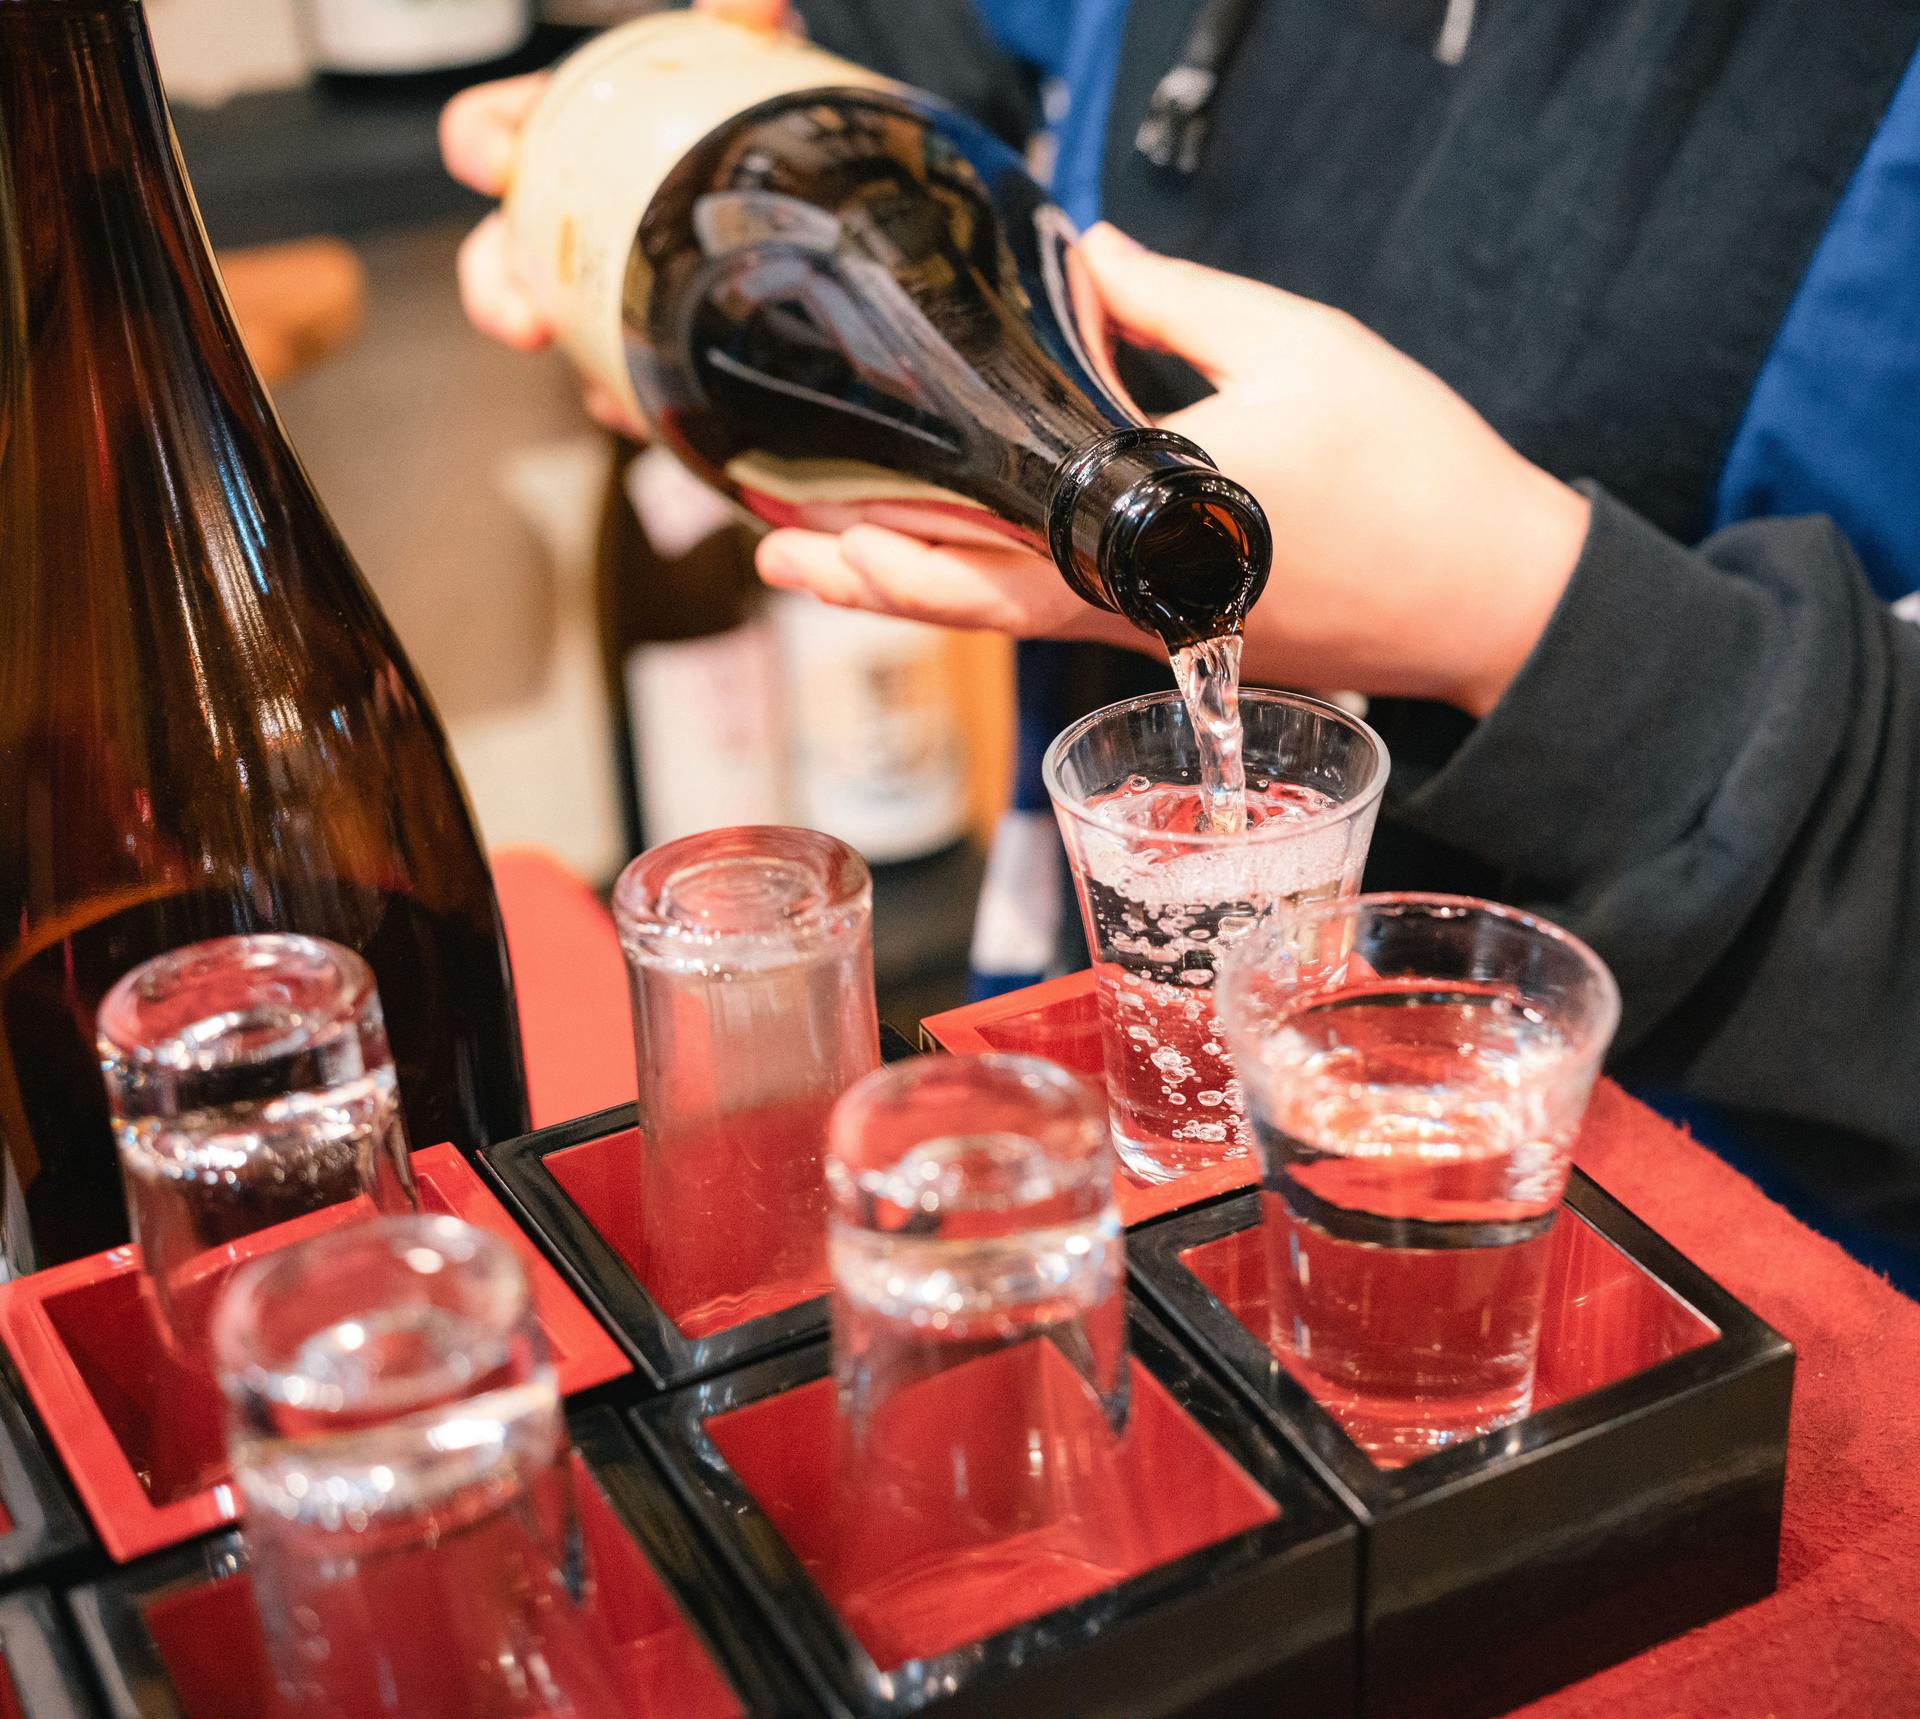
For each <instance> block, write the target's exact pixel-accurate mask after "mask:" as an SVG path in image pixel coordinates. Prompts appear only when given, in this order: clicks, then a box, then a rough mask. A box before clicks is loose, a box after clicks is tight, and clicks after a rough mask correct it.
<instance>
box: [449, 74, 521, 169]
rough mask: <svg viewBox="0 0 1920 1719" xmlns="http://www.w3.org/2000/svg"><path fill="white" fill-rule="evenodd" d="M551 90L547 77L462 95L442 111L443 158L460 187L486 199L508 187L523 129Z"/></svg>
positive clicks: (498, 82) (504, 82)
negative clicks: (534, 105) (532, 112)
mask: <svg viewBox="0 0 1920 1719" xmlns="http://www.w3.org/2000/svg"><path fill="white" fill-rule="evenodd" d="M546 87H547V74H546V73H545V72H528V73H527V74H526V75H525V76H524V77H518V78H500V79H497V80H496V81H494V82H493V83H490V84H475V85H474V86H473V88H472V89H468V90H462V91H461V92H460V93H459V94H458V95H457V96H455V97H454V98H453V99H452V100H451V101H450V102H448V103H447V105H446V106H445V107H444V108H442V109H441V110H440V157H441V159H442V160H443V161H444V162H445V163H446V165H447V171H448V172H449V173H451V174H452V175H453V176H454V178H456V179H458V180H459V181H460V183H461V184H462V185H466V186H469V187H471V188H472V189H473V190H475V191H479V192H481V193H483V194H484V195H485V196H488V197H498V196H499V195H500V194H501V193H502V192H503V191H505V190H506V188H507V176H508V174H509V173H510V172H511V171H512V169H513V155H514V149H515V146H516V145H517V143H518V141H519V137H520V128H521V126H522V125H524V124H525V123H526V119H527V115H528V114H529V113H530V112H531V111H532V110H533V104H534V103H535V102H537V101H538V100H539V99H540V95H541V92H542V91H543V90H544V89H545V88H546Z"/></svg>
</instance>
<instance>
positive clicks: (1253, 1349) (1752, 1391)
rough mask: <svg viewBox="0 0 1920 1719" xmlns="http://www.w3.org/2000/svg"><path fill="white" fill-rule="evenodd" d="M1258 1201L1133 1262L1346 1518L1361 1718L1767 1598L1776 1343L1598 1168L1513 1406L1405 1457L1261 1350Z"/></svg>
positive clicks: (1560, 1664)
mask: <svg viewBox="0 0 1920 1719" xmlns="http://www.w3.org/2000/svg"><path fill="white" fill-rule="evenodd" d="M1260 1206H1261V1196H1259V1195H1256V1194H1246V1195H1242V1196H1240V1197H1238V1198H1236V1199H1233V1200H1230V1201H1226V1202H1224V1203H1221V1204H1216V1205H1214V1206H1211V1207H1208V1208H1206V1209H1204V1210H1201V1211H1197V1212H1191V1213H1187V1214H1184V1215H1182V1216H1179V1217H1175V1218H1172V1219H1169V1220H1168V1221H1167V1222H1166V1223H1165V1224H1162V1225H1157V1226H1155V1227H1153V1228H1151V1229H1150V1230H1148V1231H1146V1232H1144V1233H1142V1234H1140V1235H1136V1236H1130V1237H1129V1238H1128V1252H1129V1264H1130V1267H1131V1270H1132V1272H1133V1274H1134V1279H1135V1282H1136V1284H1137V1285H1138V1286H1140V1288H1141V1289H1142V1290H1143V1292H1144V1293H1145V1294H1146V1295H1147V1296H1149V1297H1150V1298H1151V1299H1152V1300H1153V1301H1154V1302H1155V1303H1156V1304H1157V1305H1158V1306H1159V1308H1160V1309H1161V1310H1162V1311H1163V1312H1164V1314H1165V1315H1166V1316H1167V1318H1168V1319H1169V1321H1170V1322H1171V1323H1172V1324H1173V1325H1174V1327H1175V1328H1176V1329H1177V1330H1178V1331H1179V1332H1180V1333H1181V1334H1182V1335H1183V1336H1184V1337H1186V1338H1187V1340H1188V1341H1189V1342H1191V1343H1192V1344H1193V1345H1194V1346H1195V1347H1196V1348H1198V1349H1199V1350H1200V1351H1201V1352H1202V1353H1204V1354H1205V1355H1206V1356H1208V1357H1209V1359H1210V1360H1211V1361H1212V1363H1213V1364H1214V1365H1216V1366H1217V1367H1218V1368H1219V1369H1220V1370H1221V1371H1222V1373H1223V1374H1224V1375H1225V1376H1226V1377H1227V1378H1228V1379H1230V1380H1231V1381H1232V1382H1233V1383H1234V1385H1235V1387H1236V1388H1237V1390H1238V1391H1239V1392H1240V1394H1241V1396H1242V1398H1243V1400H1244V1401H1245V1402H1246V1403H1247V1404H1249V1405H1250V1406H1251V1407H1252V1408H1253V1410H1254V1411H1255V1412H1256V1413H1257V1414H1258V1415H1259V1416H1260V1417H1261V1419H1262V1420H1263V1421H1264V1423H1265V1424H1266V1425H1267V1426H1268V1427H1269V1428H1270V1429H1271V1430H1272V1431H1273V1432H1274V1433H1276V1434H1277V1435H1279V1436H1281V1437H1283V1438H1285V1439H1286V1440H1287V1441H1288V1442H1289V1443H1290V1444H1291V1445H1292V1446H1293V1448H1294V1449H1295V1450H1296V1451H1297V1452H1298V1453H1299V1454H1300V1455H1301V1456H1302V1458H1303V1459H1304V1460H1305V1461H1306V1462H1307V1463H1309V1464H1310V1465H1311V1467H1312V1468H1313V1470H1314V1472H1315V1473H1316V1474H1317V1475H1318V1476H1319V1478H1320V1479H1321V1480H1322V1481H1323V1482H1324V1483H1325V1485H1326V1486H1327V1487H1328V1488H1329V1489H1330V1490H1331V1491H1332V1492H1333V1493H1334V1494H1335V1496H1336V1497H1338V1498H1339V1499H1340V1500H1341V1501H1342V1503H1343V1504H1344V1505H1345V1507H1346V1508H1347V1510H1348V1511H1349V1512H1351V1514H1352V1516H1353V1519H1354V1520H1355V1521H1356V1522H1358V1524H1359V1525H1360V1527H1361V1530H1362V1535H1363V1543H1362V1558H1361V1569H1362V1580H1361V1595H1360V1613H1359V1621H1358V1637H1359V1644H1360V1681H1361V1708H1360V1710H1361V1712H1362V1713H1363V1714H1366V1715H1369V1716H1379V1719H1388V1716H1394V1719H1398V1716H1400V1715H1404V1714H1410V1713H1419V1714H1421V1715H1423V1716H1426V1715H1461V1716H1470V1715H1487V1714H1495V1713H1502V1712H1505V1711H1507V1710H1508V1709H1509V1708H1512V1707H1514V1706H1517V1705H1519V1704H1520V1703H1522V1702H1524V1701H1527V1700H1529V1699H1531V1698H1533V1697H1536V1696H1539V1695H1542V1694H1544V1693H1546V1692H1548V1691H1549V1690H1552V1689H1555V1688H1558V1687H1560V1686H1561V1685H1563V1684H1566V1683H1569V1682H1572V1681H1574V1680H1575V1679H1577V1678H1580V1677H1583V1676H1586V1675H1587V1674H1589V1673H1591V1672H1593V1671H1596V1670H1598V1669H1600V1668H1601V1667H1603V1666H1606V1665H1610V1664H1613V1663H1615V1662H1616V1661H1619V1660H1622V1659H1626V1658H1628V1657H1630V1656H1631V1655H1633V1654H1636V1653H1638V1652H1640V1651H1642V1650H1643V1649H1645V1648H1647V1647H1650V1646H1652V1645H1653V1644H1654V1643H1656V1642H1659V1641H1662V1640H1665V1639H1667V1638H1669V1637H1671V1636H1675V1635H1678V1634H1680V1633H1681V1632H1682V1631H1685V1630H1688V1629H1691V1628H1693V1627H1694V1626H1696V1625H1698V1624H1702V1623H1705V1622H1707V1621H1708V1620H1709V1619H1712V1618H1714V1617H1718V1616H1719V1615H1721V1614H1722V1613H1724V1612H1728V1611H1731V1610H1733V1609H1735V1608H1736V1607H1739V1606H1742V1605H1745V1604H1748V1603H1749V1602H1751V1601H1754V1600H1757V1599H1760V1598H1762V1597H1763V1596H1764V1595H1766V1594H1767V1593H1769V1592H1771V1591H1772V1589H1773V1587H1774V1585H1775V1580H1776V1566H1777V1562H1778V1555H1779V1543H1780V1511H1781V1496H1782V1488H1783V1485H1784V1480H1785V1473H1786V1450H1787V1416H1788V1408H1789V1402H1790V1398H1791V1395H1792V1389H1793V1366H1794V1356H1793V1349H1792V1347H1791V1345H1789V1344H1788V1343H1787V1341H1786V1340H1785V1339H1784V1338H1783V1337H1781V1336H1780V1335H1779V1334H1778V1333H1777V1332H1775V1331H1773V1330H1772V1329H1771V1328H1770V1327H1769V1326H1767V1325H1766V1324H1764V1323H1763V1322H1762V1321H1761V1320H1760V1319H1759V1318H1758V1317H1756V1316H1755V1315H1754V1314H1752V1313H1751V1312H1749V1311H1748V1310H1747V1309H1746V1308H1745V1307H1744V1306H1742V1305H1741V1304H1740V1303H1739V1302H1738V1301H1736V1300H1735V1299H1734V1298H1733V1297H1732V1296H1731V1295H1729V1294H1728V1293H1727V1292H1726V1291H1725V1290H1723V1289H1721V1288H1720V1287H1719V1286H1718V1285H1717V1284H1715V1283H1714V1282H1713V1281H1712V1280H1711V1279H1710V1278H1708V1277H1707V1276H1706V1275H1705V1274H1704V1273H1703V1272H1701V1271H1700V1270H1698V1269H1697V1268H1696V1267H1695V1266H1693V1265H1692V1264H1690V1263H1689V1262H1688V1261H1687V1260H1686V1259H1685V1258H1683V1257H1682V1256H1681V1255H1680V1254H1679V1253H1678V1252H1677V1251H1676V1250H1675V1249H1674V1248H1672V1247H1671V1246H1669V1245H1668V1244H1667V1243H1666V1242H1664V1241H1662V1240H1661V1239H1660V1238H1659V1237H1658V1236H1657V1235H1655V1234H1654V1232H1653V1231H1652V1230H1650V1229H1649V1228H1648V1227H1647V1226H1646V1225H1645V1224H1643V1223H1642V1222H1640V1221H1639V1220H1638V1219H1637V1218H1635V1217H1634V1216H1633V1215H1632V1214H1631V1213H1629V1212H1628V1211H1627V1210H1626V1209H1625V1208H1624V1207H1623V1206H1622V1205H1620V1203H1619V1202H1618V1201H1616V1200H1614V1199H1613V1198H1611V1197H1610V1196H1609V1195H1608V1194H1606V1193H1605V1192H1604V1191H1603V1190H1602V1189H1601V1188H1599V1187H1598V1186H1597V1185H1596V1184H1595V1183H1593V1182H1592V1181H1590V1180H1589V1179H1587V1178H1586V1177H1584V1176H1582V1175H1581V1174H1580V1173H1579V1172H1578V1171H1576V1172H1575V1173H1574V1175H1573V1179H1572V1183H1571V1186H1570V1188H1569V1191H1568V1196H1567V1203H1566V1207H1565V1209H1564V1210H1563V1211H1562V1212H1561V1214H1560V1215H1559V1217H1558V1219H1557V1220H1556V1221H1555V1223H1554V1226H1553V1229H1552V1231H1551V1232H1550V1237H1549V1240H1550V1244H1551V1254H1550V1263H1549V1266H1548V1276H1547V1287H1546V1297H1545V1302H1544V1312H1543V1318H1542V1323H1541V1328H1540V1348H1539V1357H1538V1366H1537V1372H1536V1378H1535V1383H1534V1390H1533V1397H1532V1408H1531V1412H1529V1413H1528V1414H1527V1415H1526V1416H1525V1417H1524V1418H1523V1419H1520V1420H1518V1421H1514V1422H1512V1423H1510V1424H1508V1425H1506V1426H1503V1427H1500V1428H1498V1429H1496V1430H1495V1431H1492V1432H1488V1433H1483V1434H1481V1435H1480V1436H1478V1437H1474V1438H1470V1439H1466V1440H1463V1441H1462V1442H1460V1443H1458V1444H1454V1445H1450V1446H1445V1447H1443V1448H1441V1449H1439V1450H1436V1451H1434V1452H1432V1453H1431V1454H1428V1455H1424V1456H1420V1457H1419V1458H1418V1459H1417V1460H1413V1461H1410V1462H1406V1463H1405V1464H1404V1465H1403V1466H1383V1465H1381V1464H1377V1463H1376V1462H1375V1461H1374V1460H1373V1459H1372V1458H1370V1457H1369V1456H1368V1454H1367V1453H1366V1451H1365V1450H1364V1449H1363V1448H1362V1446H1361V1445H1360V1444H1359V1443H1357V1442H1355V1440H1354V1439H1353V1438H1350V1437H1349V1436H1348V1434H1347V1432H1346V1431H1345V1430H1343V1426H1342V1421H1341V1415H1342V1413H1343V1412H1344V1411H1345V1409H1346V1406H1347V1405H1345V1404H1343V1403H1342V1402H1341V1401H1340V1400H1339V1399H1338V1398H1337V1397H1336V1396H1335V1395H1334V1394H1333V1393H1332V1392H1331V1391H1330V1390H1329V1388H1328V1387H1326V1386H1325V1385H1324V1384H1319V1383H1317V1382H1316V1381H1315V1378H1314V1375H1312V1374H1311V1373H1310V1372H1309V1371H1307V1370H1305V1369H1303V1368H1301V1367H1299V1366H1298V1364H1297V1362H1295V1361H1293V1360H1291V1359H1289V1360H1288V1361H1285V1362H1283V1361H1282V1360H1281V1358H1280V1357H1279V1354H1278V1353H1277V1352H1276V1349H1275V1348H1274V1347H1273V1346H1272V1345H1270V1344H1269V1342H1268V1340H1267V1335H1266V1334H1267V1332H1268V1330H1269V1324H1268V1290H1267V1284H1268V1272H1267V1264H1266V1258H1265V1238H1264V1236H1263V1234H1262V1232H1261V1228H1260V1216H1261V1213H1260Z"/></svg>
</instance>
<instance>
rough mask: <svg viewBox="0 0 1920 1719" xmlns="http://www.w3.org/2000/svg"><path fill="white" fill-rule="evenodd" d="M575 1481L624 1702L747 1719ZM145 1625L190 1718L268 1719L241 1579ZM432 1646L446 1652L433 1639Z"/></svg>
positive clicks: (158, 1607)
mask: <svg viewBox="0 0 1920 1719" xmlns="http://www.w3.org/2000/svg"><path fill="white" fill-rule="evenodd" d="M574 1479H575V1484H576V1486H577V1487H578V1489H579V1500H580V1519H581V1527H582V1529H583V1531H584V1532H585V1535H586V1541H587V1548H588V1553H589V1557H590V1568H591V1569H592V1572H593V1579H594V1584H595V1587H594V1595H593V1601H592V1609H591V1612H590V1614H589V1624H590V1627H591V1628H592V1629H593V1630H594V1631H595V1632H596V1634H597V1635H598V1637H599V1639H600V1642H601V1645H602V1647H603V1649H604V1651H605V1657H606V1660H607V1663H609V1664H610V1665H611V1666H612V1667H613V1670H614V1674H615V1676H616V1677H617V1678H618V1680H619V1686H620V1694H621V1695H622V1696H623V1697H624V1698H625V1699H626V1701H627V1703H628V1704H629V1705H630V1706H631V1708H632V1710H633V1711H634V1712H636V1713H662V1714H666V1713H670V1714H673V1715H674V1716H675V1719H683V1716H684V1719H741V1716H742V1715H743V1714H744V1713H745V1711H746V1710H745V1708H744V1707H742V1706H741V1704H740V1700H739V1698H738V1697H737V1696H736V1695H735V1694H734V1693H733V1691H732V1689H731V1688H729V1687H728V1685H727V1682H726V1679H725V1678H724V1677H722V1675H721V1674H720V1670H719V1668H718V1667H717V1666H716V1665H715V1664H714V1663H713V1660H712V1658H711V1656H710V1655H709V1654H708V1653H707V1650H706V1647H705V1645H704V1644H703V1643H702V1642H701V1640H700V1638H699V1636H697V1635H696V1634H695V1633H694V1631H693V1629H692V1627H691V1626H690V1625H689V1624H688V1623H687V1620H686V1619H685V1618H684V1617H683V1616H681V1614H680V1610H679V1608H678V1607H677V1606H676V1605H675V1604H674V1602H673V1598H672V1596H671V1595H670V1594H669V1593H668V1592H667V1590H666V1587H665V1586H664V1584H663V1583H662V1582H661V1580H660V1578H659V1576H658V1575H657V1574H656V1573H655V1571H654V1569H653V1566H652V1565H650V1564H649V1563H648V1562H647V1561H646V1558H645V1556H644V1555H643V1554H642V1552H641V1551H640V1548H639V1547H638V1546H637V1545H636V1544H635V1543H634V1541H633V1538H632V1536H631V1535H629V1534H628V1533H627V1531H626V1529H625V1528H624V1527H623V1526H622V1525H621V1522H620V1519H619V1517H618V1516H617V1515H615V1514H614V1511H613V1508H612V1506H611V1505H609V1504H608V1503H607V1501H606V1498H605V1496H604V1495H603V1494H602V1493H601V1491H600V1489H599V1487H598V1486H596V1485H595V1484H594V1483H593V1480H592V1478H591V1476H590V1474H589V1472H588V1470H587V1467H586V1465H585V1464H584V1463H582V1462H581V1461H580V1459H579V1458H578V1457H577V1456H576V1457H575V1458H574ZM146 1621H147V1627H148V1629H149V1630H151V1631H152V1633H153V1638H154V1642H155V1644H156V1645H157V1646H158V1648H159V1650H160V1657H161V1659H162V1661H163V1662H164V1663H165V1665H166V1668H167V1673H168V1675H169V1676H170V1677H171V1678H172V1680H173V1686H174V1690H175V1693H176V1694H177V1695H178V1697H179V1701H180V1706H181V1709H182V1711H183V1712H184V1713H185V1714H186V1719H259V1715H260V1714H262V1713H264V1712H267V1711H269V1692H270V1690H271V1687H272V1680H271V1676H270V1674H269V1672H268V1668H267V1656H266V1649H265V1645H264V1644H263V1642H262V1640H261V1635H260V1623H259V1619H258V1617H257V1616H256V1614H255V1612H254V1608H253V1584H252V1582H251V1580H250V1579H249V1578H248V1576H247V1575H246V1573H245V1572H244V1571H243V1572H242V1573H241V1574H239V1575H237V1576H231V1577H228V1578H226V1579H225V1580H222V1581H212V1582H203V1583H201V1584H199V1585H197V1586H195V1587H191V1588H187V1589H185V1590H183V1591H182V1592H180V1593H176V1594H169V1595H167V1596H166V1597H165V1598H163V1599H159V1600H156V1601H154V1602H153V1603H152V1604H151V1605H149V1606H148V1607H147V1608H146ZM398 1627H400V1628H405V1627H408V1625H407V1623H406V1622H403V1623H402V1624H401V1625H399V1626H398ZM427 1645H428V1646H429V1648H430V1649H431V1650H432V1651H440V1650H441V1649H442V1645H443V1644H442V1643H441V1642H440V1641H439V1640H438V1638H435V1637H429V1638H427ZM4 1711H5V1710H4V1709H3V1708H0V1719H4Z"/></svg>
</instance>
